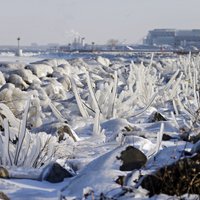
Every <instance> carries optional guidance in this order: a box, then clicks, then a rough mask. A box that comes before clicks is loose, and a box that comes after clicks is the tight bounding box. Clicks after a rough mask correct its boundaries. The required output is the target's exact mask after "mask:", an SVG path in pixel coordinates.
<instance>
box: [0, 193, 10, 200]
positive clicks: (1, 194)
mask: <svg viewBox="0 0 200 200" xmlns="http://www.w3.org/2000/svg"><path fill="white" fill-rule="evenodd" d="M0 199H1V200H9V198H8V197H7V195H5V194H4V193H3V192H0Z"/></svg>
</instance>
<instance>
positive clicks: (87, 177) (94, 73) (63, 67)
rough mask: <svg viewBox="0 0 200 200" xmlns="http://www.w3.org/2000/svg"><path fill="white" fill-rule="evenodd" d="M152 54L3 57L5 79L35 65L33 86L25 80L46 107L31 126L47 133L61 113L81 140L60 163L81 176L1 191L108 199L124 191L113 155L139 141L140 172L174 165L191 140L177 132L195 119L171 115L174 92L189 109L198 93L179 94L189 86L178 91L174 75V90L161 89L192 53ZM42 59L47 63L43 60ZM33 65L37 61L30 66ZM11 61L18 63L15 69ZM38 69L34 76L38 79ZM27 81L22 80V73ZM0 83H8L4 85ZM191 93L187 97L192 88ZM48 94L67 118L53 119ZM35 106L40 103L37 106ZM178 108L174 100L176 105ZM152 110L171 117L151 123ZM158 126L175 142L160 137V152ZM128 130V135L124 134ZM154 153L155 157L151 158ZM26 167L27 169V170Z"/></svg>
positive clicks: (2, 184) (2, 183) (33, 199)
mask: <svg viewBox="0 0 200 200" xmlns="http://www.w3.org/2000/svg"><path fill="white" fill-rule="evenodd" d="M151 57H152V55H151V54H122V53H121V54H119V55H118V54H105V55H98V54H69V55H68V54H67V55H65V54H44V55H41V54H40V55H35V54H32V55H31V54H25V55H24V56H22V57H16V56H14V55H13V54H12V53H10V54H1V55H0V63H2V64H1V67H2V68H1V71H2V73H3V74H4V77H5V80H7V79H8V74H9V75H10V74H12V73H15V70H16V69H20V67H19V66H18V65H21V64H22V65H21V68H26V69H30V70H31V71H32V72H33V71H34V70H35V71H34V73H33V74H34V75H33V77H30V80H33V81H32V85H31V87H30V86H26V85H25V86H26V87H27V88H26V89H27V90H28V91H31V90H36V91H38V93H37V95H38V99H39V104H40V105H41V108H38V109H41V110H40V114H39V115H37V116H38V119H40V121H39V122H38V123H33V121H34V120H35V119H33V120H32V121H31V119H30V123H33V124H34V125H35V127H34V128H33V129H32V131H33V132H35V133H37V132H38V130H39V131H41V130H42V131H45V132H48V133H50V132H49V131H50V127H49V126H50V124H51V123H52V122H53V121H56V120H57V121H59V120H60V121H59V123H61V122H62V120H63V118H64V120H66V121H68V123H69V125H70V127H71V128H72V129H73V131H75V133H76V134H77V136H78V137H79V140H78V141H77V142H75V143H72V142H69V147H68V150H69V152H70V153H69V155H68V157H67V158H62V159H59V160H58V162H61V163H63V162H64V163H65V162H66V163H67V164H69V165H70V166H73V167H74V168H76V170H77V175H76V176H75V177H73V178H70V179H65V180H64V181H63V182H61V183H58V184H52V183H49V182H46V181H42V182H39V181H35V180H28V179H0V191H3V192H4V193H5V194H7V195H8V196H9V197H10V198H11V199H13V200H18V199H20V200H25V199H29V200H44V199H51V200H56V199H59V197H60V196H61V195H63V196H65V197H66V199H70V198H75V199H82V198H83V193H84V191H87V190H90V188H91V189H92V190H93V191H94V194H95V195H96V196H99V194H100V193H101V192H103V193H104V194H105V195H107V197H110V198H111V197H115V196H117V194H120V191H121V186H120V185H118V184H116V183H115V180H116V179H117V178H118V176H121V175H126V174H127V173H126V172H121V171H120V170H119V166H120V165H121V163H120V162H119V161H118V160H116V157H117V156H120V152H121V151H123V150H125V148H126V147H127V146H128V145H134V146H135V147H136V148H138V149H140V150H141V151H142V152H143V153H145V155H146V156H147V157H148V159H149V160H148V162H147V164H146V166H145V167H144V168H143V169H142V173H143V174H146V173H149V172H151V171H153V170H155V169H158V168H159V167H162V166H164V165H168V164H171V163H173V162H174V161H176V160H178V159H179V158H180V157H181V155H182V152H183V150H185V149H187V150H188V151H189V150H190V149H191V148H192V146H193V145H192V144H190V143H185V142H184V141H182V140H180V134H181V133H180V130H179V129H180V128H181V127H182V126H184V127H185V126H187V125H188V124H190V120H191V119H190V117H189V115H187V113H186V112H185V111H184V110H180V111H179V112H182V113H180V114H179V115H177V116H176V120H174V117H173V115H172V114H171V111H172V112H174V109H175V108H174V107H173V104H172V101H171V100H173V98H175V96H176V94H180V98H181V99H182V100H183V101H184V102H183V103H185V104H187V105H189V103H190V102H191V105H190V106H191V108H193V109H194V112H195V107H194V106H193V104H195V98H194V99H190V100H188V99H186V100H185V99H184V97H183V98H182V96H181V95H183V96H184V95H185V94H182V93H181V89H182V87H185V90H187V89H188V88H187V85H186V83H185V82H184V80H182V82H181V83H180V84H179V85H177V88H174V85H175V83H176V82H175V79H176V80H177V79H178V76H177V77H175V78H174V80H172V81H173V84H172V85H169V88H167V89H166V90H164V89H163V88H164V87H165V86H166V84H167V83H168V81H169V80H170V78H171V77H172V76H173V74H175V73H176V71H177V70H178V69H181V70H182V71H184V70H185V71H187V69H184V67H183V68H181V67H182V65H181V62H182V63H186V62H187V61H188V56H185V57H182V58H181V59H179V57H178V56H175V55H158V56H155V57H154V58H153V59H152V58H151ZM44 59H47V60H46V61H42V60H44ZM37 61H39V64H41V67H40V68H39V69H41V68H42V67H44V65H46V66H47V65H48V67H49V71H48V72H47V71H45V70H47V69H44V70H43V71H42V72H41V71H36V70H38V69H36V68H37V67H38V63H37ZM66 61H67V62H66ZM132 61H133V62H135V63H136V64H134V63H133V62H132ZM142 61H143V62H142ZM33 62H36V64H35V65H33V64H32V65H29V64H30V63H33ZM4 64H9V65H8V66H9V68H5V66H4ZM12 64H14V65H15V66H14V67H13V65H12ZM25 66H28V67H25ZM86 71H88V72H89V75H90V79H91V81H92V83H91V85H92V88H93V90H94V92H95V98H96V100H97V102H98V106H99V108H97V107H98V106H96V107H95V102H94V99H92V97H91V94H90V93H89V90H88V88H89V85H88V82H87V76H86V73H85V72H86ZM115 71H117V75H118V76H117V80H115V77H114V72H115ZM36 74H37V76H35V75H36ZM47 74H48V75H49V74H50V76H47ZM23 78H24V79H25V76H24V77H23ZM72 79H73V81H74V84H75V85H76V87H77V88H76V89H77V91H78V94H79V95H80V98H81V99H82V101H83V102H84V103H85V104H84V106H83V108H82V109H85V110H86V112H87V115H88V117H87V118H86V117H82V116H81V114H80V113H81V112H80V108H79V107H78V106H77V102H78V100H77V97H75V95H74V92H75V91H73V92H72V90H73V88H72V87H73V84H72V86H71V83H70V81H71V80H72ZM115 81H116V82H117V89H116V92H117V95H116V96H115V97H114V98H115V101H114V105H115V107H114V109H113V110H112V109H110V107H109V106H110V99H112V97H113V96H112V95H114V94H113V93H112V92H113V90H114V89H113V88H114V82H115ZM145 81H146V82H145ZM69 83H70V84H69ZM168 84H169V83H168ZM1 85H2V86H3V84H1ZM180 85H181V86H180ZM109 88H110V90H109ZM34 94H35V93H34ZM153 95H155V99H153V103H152V104H151V105H150V106H148V104H149V103H150V102H151V100H152V97H153ZM170 95H172V96H170ZM186 95H190V91H189V89H188V91H187V94H186ZM49 99H50V100H51V102H52V104H53V105H54V106H55V107H56V109H58V110H59V112H60V114H61V115H62V116H57V117H56V116H55V115H56V114H55V113H54V114H53V113H52V110H51V109H49V107H48V105H49V101H50V100H49ZM189 101H190V102H189ZM35 105H37V104H36V103H35ZM85 105H86V106H87V108H86V106H85ZM180 106H181V105H179V106H178V105H177V107H180ZM88 107H89V109H88ZM108 108H109V109H108ZM97 109H100V113H102V114H101V116H99V118H98V116H96V115H95V114H94V111H97ZM178 109H179V108H178ZM141 111H142V112H141ZM154 111H158V112H160V113H162V114H163V116H165V117H166V119H167V121H165V122H151V121H149V120H150V116H151V114H152V113H153V112H154ZM16 112H17V110H16ZM82 112H83V110H82ZM108 112H109V113H108ZM140 112H141V113H140ZM138 113H139V114H138ZM136 114H137V115H136ZM184 120H185V121H186V123H185V121H184ZM40 122H41V123H43V124H40ZM177 123H178V125H177ZM162 124H163V125H162ZM161 125H162V126H163V127H164V130H163V132H164V133H166V134H168V135H170V136H171V137H172V138H173V139H172V140H170V141H162V143H161V145H160V149H159V151H158V153H157V155H156V152H155V149H156V148H157V145H158V144H157V142H158V140H157V137H158V135H159V132H160V129H161ZM94 126H96V129H95V131H96V130H97V129H98V128H99V129H98V131H99V132H98V133H96V134H95V133H94ZM188 126H189V125H188ZM127 127H129V128H130V130H129V131H127V129H126V128H127ZM123 133H126V137H125V138H124V136H123ZM64 151H65V149H64V150H63V152H62V151H61V152H60V153H61V154H62V155H66V154H65V153H66V152H64ZM155 155H156V159H154V156H155ZM26 170H27V172H28V169H26ZM19 173H20V172H19ZM134 176H135V175H133V176H132V177H131V178H130V180H129V182H128V185H127V186H130V187H131V186H134V185H133V181H134ZM117 198H118V199H133V198H134V199H148V196H147V191H146V190H144V189H142V188H138V189H135V192H134V193H133V194H127V195H126V196H121V197H117ZM168 198H169V196H167V195H163V194H161V195H159V196H158V197H157V199H168ZM152 199H153V198H152Z"/></svg>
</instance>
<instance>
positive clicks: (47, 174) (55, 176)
mask: <svg viewBox="0 0 200 200" xmlns="http://www.w3.org/2000/svg"><path fill="white" fill-rule="evenodd" d="M72 176H73V175H72V173H70V172H69V171H67V170H66V169H65V168H63V167H62V166H60V165H59V164H58V163H51V164H50V165H48V166H47V167H46V168H45V169H44V172H43V178H42V179H43V180H46V181H48V182H51V183H59V182H62V181H63V180H64V178H70V177H72Z"/></svg>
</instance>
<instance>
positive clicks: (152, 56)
mask: <svg viewBox="0 0 200 200" xmlns="http://www.w3.org/2000/svg"><path fill="white" fill-rule="evenodd" d="M153 58H154V52H153V53H152V54H151V61H150V64H149V67H151V66H152V64H153Z"/></svg>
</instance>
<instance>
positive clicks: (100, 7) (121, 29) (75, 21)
mask: <svg viewBox="0 0 200 200" xmlns="http://www.w3.org/2000/svg"><path fill="white" fill-rule="evenodd" d="M0 3H1V6H0V23H1V33H0V45H15V44H16V43H17V37H18V36H19V37H21V44H22V45H30V44H31V43H37V44H41V45H43V44H48V43H59V44H68V43H69V42H72V40H73V38H74V37H75V36H80V37H85V42H86V43H91V42H95V43H97V44H105V43H106V42H107V41H108V40H109V39H112V38H113V39H117V40H119V41H120V42H121V43H129V44H133V43H139V42H141V41H142V39H143V38H144V36H146V35H147V33H148V31H149V30H152V29H155V28H175V29H198V28H200V22H199V21H198V19H200V12H199V6H200V1H199V0H190V1H188V0H168V1H161V0H151V1H149V0H124V1H121V0H107V1H106V0H101V1H97V0H57V1H55V0H42V1H39V0H34V1H33V0H18V1H12V0H6V1H5V0H0Z"/></svg>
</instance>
